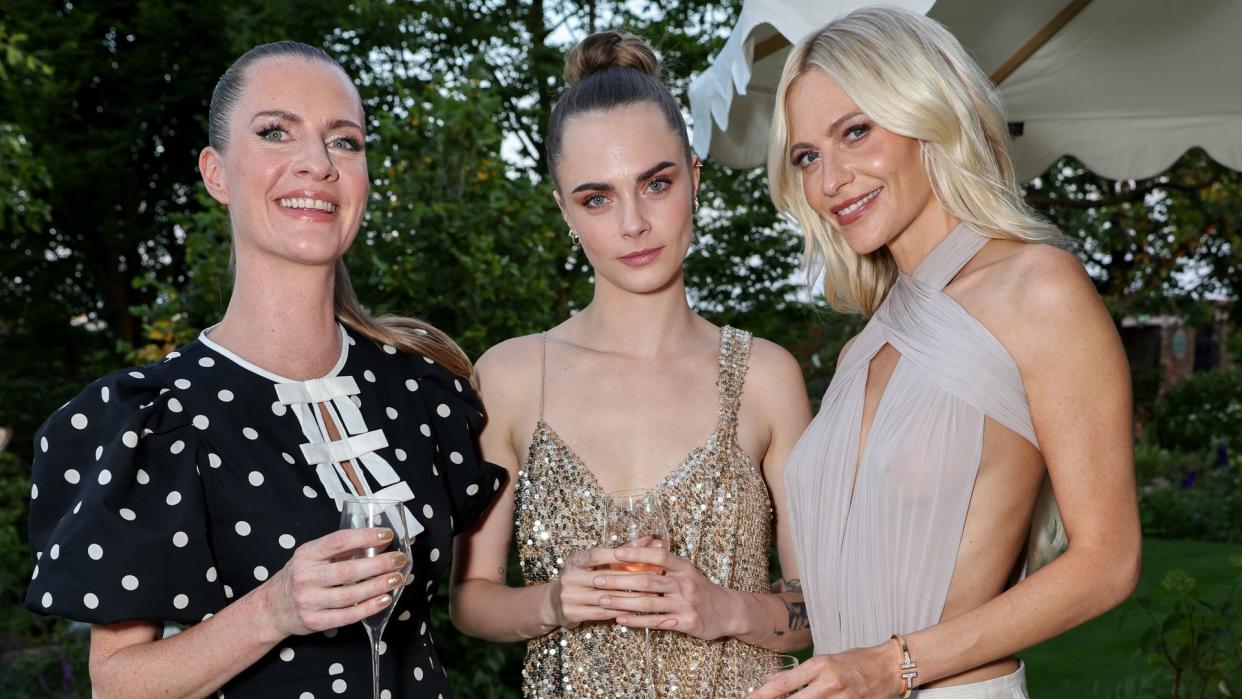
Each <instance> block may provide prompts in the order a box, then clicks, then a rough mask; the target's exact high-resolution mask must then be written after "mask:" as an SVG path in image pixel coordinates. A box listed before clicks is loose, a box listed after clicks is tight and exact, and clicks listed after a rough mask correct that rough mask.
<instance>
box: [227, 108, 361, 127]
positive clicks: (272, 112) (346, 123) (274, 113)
mask: <svg viewBox="0 0 1242 699" xmlns="http://www.w3.org/2000/svg"><path fill="white" fill-rule="evenodd" d="M259 117H276V118H277V119H283V120H284V121H287V122H289V123H291V124H301V123H302V117H300V116H298V115H297V114H294V113H293V112H286V111H285V110H283V109H265V110H263V111H261V112H255V113H254V116H252V117H250V118H251V119H252V120H253V119H258V118H259ZM345 127H352V128H355V129H358V130H359V131H365V129H363V128H362V126H361V125H359V124H358V122H356V121H354V120H352V119H336V120H334V121H333V122H332V123H330V124H328V128H329V129H340V128H345Z"/></svg>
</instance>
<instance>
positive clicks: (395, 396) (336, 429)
mask: <svg viewBox="0 0 1242 699" xmlns="http://www.w3.org/2000/svg"><path fill="white" fill-rule="evenodd" d="M365 124H366V119H365V116H364V114H363V110H362V104H361V101H360V100H359V97H358V92H357V90H356V89H355V88H354V85H353V83H352V82H351V81H350V79H349V77H348V76H347V75H346V74H345V73H344V71H343V70H342V69H341V68H340V66H338V65H337V64H336V63H335V62H334V61H332V59H331V58H329V57H328V55H327V54H326V53H324V52H323V51H321V50H319V49H316V48H313V47H310V46H307V45H305V44H299V43H295V42H280V43H276V44H266V45H263V46H258V47H256V48H254V49H251V50H250V51H248V52H246V53H245V54H244V55H243V56H242V57H241V58H239V59H238V60H237V62H236V63H234V64H233V66H232V67H231V68H229V70H228V71H227V72H226V73H225V74H224V76H223V77H222V78H221V79H220V82H219V84H218V85H217V86H216V89H215V92H214V93H213V95H212V100H211V107H210V113H209V128H210V144H211V145H210V146H209V147H208V148H205V149H203V151H202V154H201V156H200V158H199V168H200V170H201V171H202V177H203V182H204V183H205V184H206V187H207V191H208V192H210V194H211V195H212V196H213V197H214V198H215V199H216V200H217V201H219V202H221V203H222V204H225V205H227V206H228V211H229V221H230V224H231V229H232V235H233V248H234V252H235V259H236V277H235V281H234V285H233V292H232V296H231V298H230V300H229V305H228V309H227V311H226V312H225V314H224V318H223V320H221V322H220V323H219V324H217V325H214V326H212V327H210V328H208V329H206V330H204V331H203V332H202V334H201V335H200V336H199V338H198V339H197V340H195V341H194V342H191V343H189V344H188V345H186V346H184V347H181V348H180V349H178V350H177V351H175V352H171V353H169V354H168V355H167V356H166V357H165V358H164V360H163V361H161V362H158V363H156V364H153V365H151V366H147V367H143V368H140V369H131V370H122V371H119V372H117V373H114V374H111V375H109V376H106V377H104V378H102V379H100V380H98V381H96V382H95V383H93V384H91V385H90V386H89V387H88V388H87V389H86V390H85V391H83V392H82V394H80V395H79V396H78V397H76V398H74V399H73V400H72V401H70V402H69V403H67V404H66V405H65V406H64V407H62V408H61V409H60V410H58V411H57V412H56V413H54V414H53V415H52V416H51V417H50V418H49V419H48V421H47V422H46V423H45V424H44V425H43V427H42V428H40V430H39V432H38V435H37V437H36V440H37V444H36V458H35V463H34V488H33V489H32V492H31V526H30V539H31V549H32V550H33V551H35V554H36V557H37V561H38V565H37V566H36V567H35V575H34V579H33V581H32V583H31V587H30V592H29V594H28V596H27V600H26V604H27V606H28V607H30V608H31V609H32V610H34V611H36V612H40V613H51V614H58V615H61V616H65V617H69V618H72V619H78V620H81V621H87V622H90V623H91V624H92V625H93V626H92V631H91V657H90V667H91V683H92V687H93V690H94V692H95V695H96V696H99V697H125V696H133V697H151V696H167V697H202V696H205V695H208V694H211V693H213V692H217V691H219V692H221V693H223V695H226V696H229V697H261V698H263V699H267V697H270V696H274V695H280V696H291V697H295V696H296V697H303V698H306V697H314V696H318V697H327V696H337V695H342V694H346V693H348V694H349V695H350V696H359V695H362V694H363V693H366V692H369V691H370V684H371V678H370V663H369V660H368V654H369V651H368V648H369V641H368V638H367V636H366V634H365V633H364V629H363V627H362V625H360V624H357V623H356V622H358V621H359V620H361V619H363V618H364V617H368V616H371V615H373V614H375V613H377V612H379V611H381V610H384V609H386V608H388V607H389V606H390V605H393V604H394V598H396V599H397V602H396V606H395V608H393V609H392V616H391V619H390V622H389V624H388V628H387V630H386V631H385V633H384V637H383V641H384V646H385V647H384V648H383V655H382V662H381V672H380V674H381V679H380V687H381V688H383V696H387V697H440V696H444V697H447V696H449V695H450V693H449V689H448V686H447V682H446V680H445V677H444V672H443V669H442V665H441V663H440V661H439V659H438V658H437V657H436V652H435V647H434V645H433V643H432V641H431V638H430V636H429V635H428V634H427V623H428V621H429V618H430V614H431V609H430V607H431V605H430V600H431V599H432V597H433V594H434V592H435V586H436V584H437V582H438V580H439V579H440V573H441V572H442V571H443V570H444V569H445V568H446V567H447V566H448V562H449V558H450V553H451V550H450V546H451V545H452V540H453V536H454V534H456V533H457V532H459V531H461V530H463V529H465V528H468V527H469V526H470V525H471V524H472V523H473V522H474V520H475V519H476V517H477V516H478V515H479V513H480V512H481V511H482V510H483V509H484V508H485V507H486V506H487V504H488V502H489V501H490V500H491V499H492V497H493V496H494V494H495V493H496V492H497V491H498V490H499V488H500V486H501V484H502V483H503V481H504V478H505V474H504V471H503V470H502V469H500V468H498V467H495V466H492V465H490V464H486V463H484V462H482V461H481V460H480V459H479V457H478V455H477V453H476V449H475V431H476V430H477V429H479V427H480V425H481V423H482V414H481V412H480V405H479V402H478V400H477V398H476V397H475V395H474V393H473V391H472V389H471V385H470V381H469V376H470V372H471V367H470V362H469V361H468V360H467V359H466V357H465V355H463V354H462V352H461V350H460V349H458V348H457V346H456V345H455V344H454V343H453V341H452V340H451V339H449V338H448V337H447V336H446V335H444V334H443V333H441V332H439V331H437V330H436V329H435V328H433V327H431V326H429V325H427V324H426V323H422V322H419V321H416V320H413V319H409V318H395V317H384V318H378V319H377V318H372V317H371V316H370V315H369V314H367V312H366V311H364V310H363V309H362V307H361V306H360V305H359V304H358V301H357V299H356V298H355V297H354V293H353V291H352V289H351V288H350V285H349V279H348V277H347V276H346V273H345V267H344V265H343V264H342V262H341V256H342V255H343V254H344V253H345V251H346V250H347V249H348V248H349V246H350V243H351V242H352V241H353V240H354V237H355V235H356V234H357V232H358V227H359V222H360V221H361V220H362V215H363V212H364V210H365V207H366V203H367V189H368V178H367V162H366V154H365V149H364V142H365V139H366V133H365ZM348 496H369V497H372V498H384V499H389V500H397V501H402V502H403V503H404V514H405V520H406V524H407V527H408V530H409V533H410V534H414V536H413V539H412V555H413V561H412V562H411V561H409V560H405V556H404V554H401V553H397V554H395V555H390V554H384V555H379V556H375V557H372V558H362V559H358V560H341V558H342V557H348V554H350V553H351V552H353V551H355V550H357V549H364V548H367V547H371V546H374V545H375V542H376V541H380V542H386V541H387V540H389V539H391V537H392V536H393V534H394V533H393V531H392V530H389V529H375V528H370V529H358V530H342V531H337V528H338V524H339V522H340V519H341V514H340V511H339V508H340V506H341V505H340V503H341V501H342V500H343V499H344V498H345V497H348ZM411 566H412V572H411V573H410V574H409V575H408V576H403V575H401V574H400V572H401V571H402V570H403V569H410V567H411ZM401 586H408V590H406V592H405V594H402V595H397V594H396V590H397V589H398V588H400V587H401ZM164 622H176V623H179V624H185V625H188V628H187V629H186V630H185V631H183V632H182V633H179V634H177V635H175V636H172V637H170V638H163V639H161V631H162V629H163V623H164Z"/></svg>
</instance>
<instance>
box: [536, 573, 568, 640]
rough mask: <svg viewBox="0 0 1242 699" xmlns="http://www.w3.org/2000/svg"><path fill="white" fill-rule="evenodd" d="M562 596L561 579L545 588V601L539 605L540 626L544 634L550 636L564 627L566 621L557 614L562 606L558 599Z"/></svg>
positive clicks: (549, 583)
mask: <svg viewBox="0 0 1242 699" xmlns="http://www.w3.org/2000/svg"><path fill="white" fill-rule="evenodd" d="M560 595H561V579H560V578H556V579H554V580H552V581H550V582H548V583H547V584H546V585H544V586H543V601H542V603H541V604H540V605H539V625H540V626H541V627H542V630H543V633H544V634H548V633H552V632H553V631H555V630H557V629H559V628H561V627H563V626H564V625H565V620H564V619H562V618H561V615H560V614H559V613H557V610H558V609H560V605H559V604H557V598H558V597H560Z"/></svg>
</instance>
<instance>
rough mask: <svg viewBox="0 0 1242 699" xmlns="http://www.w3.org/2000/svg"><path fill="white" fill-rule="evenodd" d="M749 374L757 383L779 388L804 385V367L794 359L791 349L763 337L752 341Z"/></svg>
mask: <svg viewBox="0 0 1242 699" xmlns="http://www.w3.org/2000/svg"><path fill="white" fill-rule="evenodd" d="M747 376H748V377H750V378H753V379H755V380H756V381H755V383H757V384H762V385H764V386H770V387H773V388H777V389H778V390H784V389H785V388H786V387H788V386H790V385H794V384H796V385H802V367H801V366H799V364H798V360H797V359H794V356H793V355H792V354H790V353H789V350H787V349H785V348H784V347H781V346H780V345H778V344H776V343H775V342H772V341H771V340H765V339H763V338H762V337H756V338H754V340H752V341H751V345H750V366H749V368H748V369H747ZM747 383H748V384H749V383H750V382H749V381H748V382H747ZM747 388H749V386H747Z"/></svg>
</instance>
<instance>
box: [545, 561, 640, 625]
mask: <svg viewBox="0 0 1242 699" xmlns="http://www.w3.org/2000/svg"><path fill="white" fill-rule="evenodd" d="M616 562H617V557H616V555H615V554H614V553H613V549H610V548H593V549H584V550H581V551H574V552H572V553H570V554H569V555H568V556H566V557H565V569H564V570H563V571H561V575H560V577H559V578H557V579H556V580H553V581H552V583H551V585H550V587H549V590H550V597H551V603H552V611H553V614H554V615H555V616H556V624H557V626H560V627H561V628H566V629H572V628H574V627H575V626H577V625H578V624H581V623H582V622H584V621H604V620H607V619H616V618H617V617H618V616H621V615H622V614H626V613H628V612H625V611H623V610H616V609H605V608H604V607H601V606H600V604H599V600H600V598H601V597H606V596H611V597H617V596H630V595H626V594H625V593H617V592H615V591H601V590H600V589H598V588H597V587H595V576H596V575H598V570H597V569H598V568H600V567H602V566H606V565H608V564H610V563H616ZM641 595H642V593H637V594H634V595H633V596H635V597H638V596H641Z"/></svg>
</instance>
